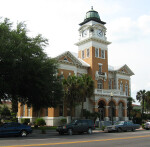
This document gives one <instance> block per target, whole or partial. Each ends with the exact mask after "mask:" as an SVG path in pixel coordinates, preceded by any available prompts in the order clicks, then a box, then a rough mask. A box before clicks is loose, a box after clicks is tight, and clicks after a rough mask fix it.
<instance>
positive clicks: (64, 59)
mask: <svg viewBox="0 0 150 147" xmlns="http://www.w3.org/2000/svg"><path fill="white" fill-rule="evenodd" d="M58 60H59V61H66V62H70V63H73V60H72V59H71V58H70V57H68V56H67V55H64V56H62V57H61V58H59V59H58Z"/></svg>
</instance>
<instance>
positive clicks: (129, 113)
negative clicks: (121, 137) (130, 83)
mask: <svg viewBox="0 0 150 147" xmlns="http://www.w3.org/2000/svg"><path fill="white" fill-rule="evenodd" d="M133 102H135V100H134V99H133V98H132V97H129V98H128V99H127V114H128V117H129V120H131V111H132V110H133V106H132V103H133Z"/></svg>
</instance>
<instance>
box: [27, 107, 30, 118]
mask: <svg viewBox="0 0 150 147" xmlns="http://www.w3.org/2000/svg"><path fill="white" fill-rule="evenodd" d="M27 113H28V116H30V107H28V112H27Z"/></svg>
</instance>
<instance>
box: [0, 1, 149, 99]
mask: <svg viewBox="0 0 150 147" xmlns="http://www.w3.org/2000/svg"><path fill="white" fill-rule="evenodd" d="M91 6H93V8H94V10H96V11H98V12H99V15H100V18H101V20H102V21H105V22H106V23H107V24H106V27H107V34H106V35H107V38H108V41H111V42H112V44H111V45H109V47H108V49H109V54H108V57H109V61H108V62H109V65H112V66H120V65H123V64H127V65H128V66H129V67H130V68H131V70H132V71H133V72H134V73H135V75H134V76H132V78H131V81H132V82H131V84H132V97H133V98H135V97H136V92H137V91H138V90H141V89H146V90H150V69H149V67H150V66H149V63H150V9H149V6H150V1H149V0H13V1H12V0H5V1H4V0H2V1H1V5H0V16H1V17H4V18H5V17H7V18H9V19H10V20H11V21H12V22H14V24H16V23H17V21H18V22H20V21H25V22H26V24H27V28H28V29H29V30H30V32H29V35H31V36H35V35H37V34H39V33H40V34H42V35H43V37H45V38H47V39H48V40H49V46H48V47H47V48H46V49H45V52H46V53H47V54H48V55H49V56H50V57H54V56H56V55H58V54H60V53H62V52H64V51H67V50H70V51H73V52H77V51H78V48H77V46H75V45H74V44H75V43H76V42H77V41H78V36H79V35H78V28H79V25H78V24H79V23H81V22H82V21H83V20H84V17H85V14H86V12H87V11H89V10H90V9H91Z"/></svg>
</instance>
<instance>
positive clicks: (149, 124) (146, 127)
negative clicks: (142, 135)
mask: <svg viewBox="0 0 150 147" xmlns="http://www.w3.org/2000/svg"><path fill="white" fill-rule="evenodd" d="M145 129H146V130H149V129H150V121H149V122H146V123H145Z"/></svg>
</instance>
